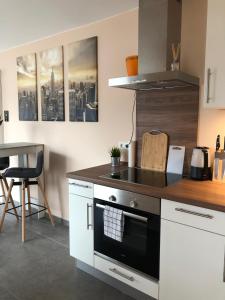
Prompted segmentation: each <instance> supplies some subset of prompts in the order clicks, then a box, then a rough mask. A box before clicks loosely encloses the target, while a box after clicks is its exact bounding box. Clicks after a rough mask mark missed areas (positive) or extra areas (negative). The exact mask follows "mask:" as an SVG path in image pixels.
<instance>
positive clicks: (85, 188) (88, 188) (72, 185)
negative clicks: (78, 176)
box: [69, 179, 94, 198]
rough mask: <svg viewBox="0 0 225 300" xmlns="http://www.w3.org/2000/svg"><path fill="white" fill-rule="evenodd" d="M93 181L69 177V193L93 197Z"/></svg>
mask: <svg viewBox="0 0 225 300" xmlns="http://www.w3.org/2000/svg"><path fill="white" fill-rule="evenodd" d="M93 186H94V185H93V183H91V182H86V181H81V180H75V179H69V193H70V194H75V195H78V196H83V197H86V198H93V194H94V188H93Z"/></svg>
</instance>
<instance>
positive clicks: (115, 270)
mask: <svg viewBox="0 0 225 300" xmlns="http://www.w3.org/2000/svg"><path fill="white" fill-rule="evenodd" d="M109 271H111V272H112V273H114V274H116V275H119V276H121V277H123V278H125V279H127V280H129V281H132V282H133V281H134V277H133V276H128V275H126V274H123V273H122V272H120V271H119V270H117V269H116V268H109Z"/></svg>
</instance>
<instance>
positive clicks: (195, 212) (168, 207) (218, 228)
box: [161, 199, 225, 235]
mask: <svg viewBox="0 0 225 300" xmlns="http://www.w3.org/2000/svg"><path fill="white" fill-rule="evenodd" d="M161 217H162V218H163V219H166V220H170V221H174V222H177V223H181V224H185V225H189V226H193V227H196V228H199V229H203V230H207V231H210V232H214V233H217V234H221V235H225V213H223V212H219V211H215V210H211V209H206V208H202V207H197V206H193V205H188V204H183V203H179V202H174V201H170V200H166V199H162V202H161Z"/></svg>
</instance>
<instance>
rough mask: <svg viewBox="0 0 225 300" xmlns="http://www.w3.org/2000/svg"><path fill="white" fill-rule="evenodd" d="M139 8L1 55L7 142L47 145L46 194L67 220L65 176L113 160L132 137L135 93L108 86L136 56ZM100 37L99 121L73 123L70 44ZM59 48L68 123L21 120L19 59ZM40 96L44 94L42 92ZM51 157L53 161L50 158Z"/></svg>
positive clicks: (57, 210)
mask: <svg viewBox="0 0 225 300" xmlns="http://www.w3.org/2000/svg"><path fill="white" fill-rule="evenodd" d="M137 20H138V18H137V10H135V11H131V12H128V13H125V14H122V15H119V16H116V17H113V18H111V19H107V20H104V21H102V22H99V23H94V24H90V25H88V26H85V27H80V28H78V29H75V30H72V31H68V32H65V33H63V34H59V35H56V36H53V37H51V38H48V39H45V40H41V41H38V42H35V43H32V44H28V45H25V46H22V47H19V48H15V49H12V50H10V51H7V52H5V53H2V54H0V69H1V70H2V86H3V88H2V94H3V107H4V109H5V110H9V112H10V122H9V123H5V128H4V131H5V132H4V134H5V142H19V141H27V142H36V143H43V144H44V145H45V149H46V162H45V163H46V164H45V167H46V173H45V174H46V187H47V196H48V199H49V202H50V205H51V207H52V212H53V214H54V215H57V216H59V217H63V218H65V219H67V218H68V190H67V180H66V172H69V171H75V170H78V169H82V168H87V167H91V166H96V165H100V164H104V163H108V162H109V154H108V150H109V148H110V147H111V146H112V145H116V144H117V143H118V141H121V140H125V141H126V140H128V139H129V137H130V134H131V129H132V127H131V111H132V104H133V92H130V91H123V90H119V89H113V88H109V87H108V79H109V78H111V77H117V76H123V75H125V72H126V70H125V57H126V56H128V55H131V54H136V53H137V41H138V33H137V30H138V25H137ZM91 36H98V68H99V122H98V123H77V122H74V123H72V122H69V101H68V81H67V45H68V44H69V43H71V42H73V41H76V40H81V39H85V38H88V37H91ZM58 45H64V46H65V48H64V50H65V112H66V121H65V122H42V121H41V105H40V97H39V120H40V121H38V122H21V121H19V120H18V98H17V77H16V57H17V56H20V55H23V54H28V53H32V52H39V51H41V50H43V49H48V48H51V47H55V46H58ZM39 95H40V93H39ZM48 157H49V159H48Z"/></svg>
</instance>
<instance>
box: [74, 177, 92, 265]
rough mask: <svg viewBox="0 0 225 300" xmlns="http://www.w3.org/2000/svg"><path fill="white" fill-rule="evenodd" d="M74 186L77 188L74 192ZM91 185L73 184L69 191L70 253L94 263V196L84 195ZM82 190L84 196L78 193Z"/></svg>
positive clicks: (83, 260) (88, 262) (86, 261)
mask: <svg viewBox="0 0 225 300" xmlns="http://www.w3.org/2000/svg"><path fill="white" fill-rule="evenodd" d="M73 186H74V187H75V188H76V189H75V192H76V193H77V194H74V190H73ZM87 186H89V185H85V186H80V189H78V188H79V185H78V183H77V182H76V185H73V184H72V185H71V182H70V192H69V222H70V255H71V256H73V257H75V258H77V259H79V260H81V261H82V262H84V263H86V264H89V265H91V266H93V265H94V236H93V197H92V198H87V197H84V196H83V194H84V190H83V189H85V188H86V189H88V190H87V191H88V192H87V193H88V195H89V196H91V194H90V190H89V189H91V187H87ZM80 191H81V194H82V196H80V195H78V194H79V193H80Z"/></svg>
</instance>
